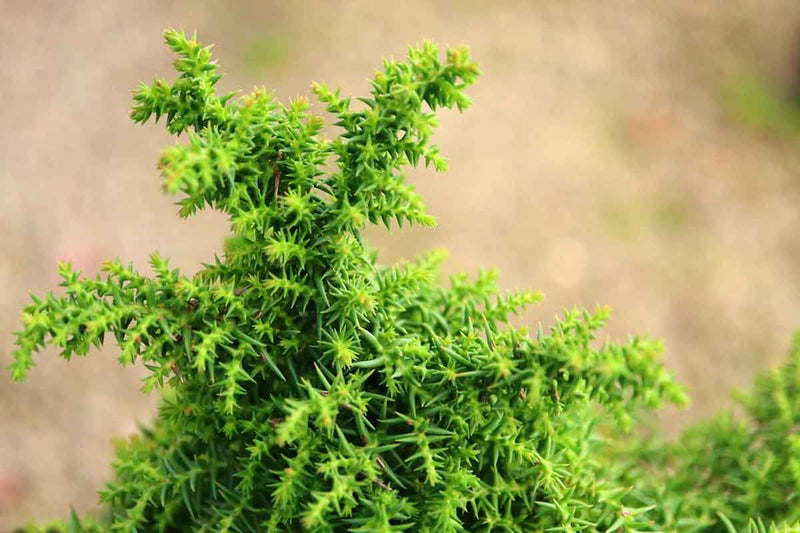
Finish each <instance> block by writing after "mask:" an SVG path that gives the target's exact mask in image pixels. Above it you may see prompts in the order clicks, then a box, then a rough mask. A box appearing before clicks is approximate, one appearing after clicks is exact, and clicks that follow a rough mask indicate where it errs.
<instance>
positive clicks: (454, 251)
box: [0, 0, 800, 531]
mask: <svg viewBox="0 0 800 533" xmlns="http://www.w3.org/2000/svg"><path fill="white" fill-rule="evenodd" d="M167 26H183V27H184V28H186V29H187V30H194V29H197V30H198V34H199V37H200V40H201V41H202V42H205V43H216V47H215V53H216V57H217V59H218V60H219V62H220V64H221V65H222V70H223V71H224V72H226V73H227V76H226V78H224V80H223V81H222V82H221V88H222V89H223V90H225V91H227V90H232V89H239V88H242V89H245V90H249V89H250V88H252V87H253V86H254V85H265V86H266V87H268V88H274V89H275V90H276V94H277V96H278V98H279V99H281V100H283V101H286V100H287V99H289V98H291V97H294V96H296V95H301V94H307V93H308V87H309V83H310V81H311V80H312V79H313V80H319V81H326V82H328V83H329V85H332V86H340V87H342V89H343V91H344V92H345V93H347V94H354V95H361V94H364V93H365V92H366V91H367V90H368V85H367V78H368V77H369V76H370V75H371V73H372V72H373V69H375V68H377V67H379V66H380V63H381V60H382V58H384V57H388V56H394V57H397V58H400V57H402V56H404V54H405V51H406V49H407V46H408V45H409V44H413V43H417V42H420V41H421V40H423V39H425V38H431V39H434V40H436V41H438V42H440V43H443V44H453V45H455V44H459V43H467V44H469V45H471V47H472V49H473V53H474V56H475V57H476V58H477V60H478V61H479V62H480V64H481V67H482V70H483V72H484V74H483V76H482V77H481V78H480V79H479V81H478V83H477V85H476V86H475V87H474V88H473V89H472V91H471V93H470V94H471V95H472V96H473V97H474V99H475V105H474V107H473V108H472V109H470V110H469V111H468V112H466V113H465V114H463V115H460V116H459V115H458V114H457V113H445V114H443V115H442V116H441V127H440V129H439V132H438V135H437V137H436V139H437V142H438V144H439V145H440V146H441V148H442V151H443V153H444V154H445V155H446V156H448V157H449V158H450V162H451V164H450V171H449V172H448V173H447V174H446V175H435V174H434V173H433V172H429V171H415V172H412V173H411V179H412V180H413V182H414V183H416V184H417V186H418V189H419V190H420V192H421V193H422V194H423V196H424V197H425V198H426V199H427V203H428V205H429V207H430V210H431V212H432V213H433V214H435V215H436V216H437V217H438V218H439V227H438V228H437V229H436V230H425V231H408V232H401V233H398V232H395V233H394V234H392V235H388V234H386V233H385V232H375V233H374V235H373V243H375V244H377V245H378V246H379V247H380V248H381V249H382V250H383V251H384V255H383V261H385V262H389V261H393V260H396V259H398V258H401V257H410V256H413V255H414V254H416V253H417V252H420V251H423V250H425V249H428V248H431V247H445V248H448V249H449V250H450V252H451V256H450V259H449V260H448V262H447V263H446V269H447V270H448V271H451V272H452V271H456V270H459V269H465V270H468V271H475V270H477V269H478V268H482V267H484V268H485V267H488V266H490V265H495V266H497V267H498V268H499V270H500V272H501V274H502V278H501V283H502V286H503V287H505V288H514V287H525V288H532V289H541V290H542V291H544V292H545V294H546V295H547V299H546V300H545V303H544V304H543V305H541V306H540V307H538V308H537V309H535V310H533V311H532V312H531V313H529V315H528V317H526V318H527V320H528V322H529V323H530V324H531V325H532V326H534V327H535V326H536V324H537V323H538V322H542V323H544V324H545V325H547V324H548V323H550V322H551V321H552V317H553V315H554V314H556V313H558V312H560V311H561V310H562V309H563V308H565V307H571V306H574V305H578V306H587V307H593V306H595V305H596V304H598V303H603V304H610V305H611V306H612V308H613V309H614V310H615V312H614V315H613V317H612V322H611V324H610V327H609V328H608V330H607V331H608V334H609V335H610V336H611V337H614V338H619V339H623V338H624V337H625V336H626V335H628V334H630V333H650V334H652V335H653V336H656V337H659V338H663V339H665V341H666V345H667V354H666V359H667V363H668V365H669V367H670V368H671V369H672V370H673V371H674V372H675V373H676V374H677V375H678V377H679V379H680V380H681V381H682V382H683V383H685V384H687V385H688V386H689V388H690V392H691V395H692V398H693V400H694V403H693V406H692V407H691V408H690V409H688V410H686V411H683V412H672V411H667V412H665V413H663V414H662V415H661V424H662V425H663V427H664V428H665V429H667V430H668V431H669V432H671V433H673V434H674V433H675V432H676V431H677V430H678V429H679V428H681V427H682V426H684V425H685V424H687V423H689V422H691V421H693V420H697V419H700V418H703V417H708V416H711V415H712V414H713V413H714V412H715V411H717V410H718V409H720V408H723V407H726V406H729V405H731V402H730V400H729V395H728V391H729V390H730V389H731V388H734V387H746V386H747V384H748V383H749V381H750V379H751V377H752V376H753V374H754V373H755V372H756V371H758V370H761V369H764V368H767V367H769V366H771V365H774V364H776V363H777V362H778V361H780V359H781V358H782V356H783V353H784V351H785V349H786V347H787V346H788V343H789V340H790V336H791V333H792V331H793V329H794V328H795V327H798V326H800V275H798V273H799V272H800V270H798V266H800V238H798V236H800V231H799V230H800V228H799V227H798V226H799V225H800V150H798V147H800V2H796V1H795V0H737V1H731V0H707V1H705V2H695V1H692V0H681V1H677V0H651V1H648V2H637V1H633V0H607V1H605V2H592V1H588V0H587V1H578V0H560V1H558V2H547V1H521V0H520V1H513V0H495V1H492V2H486V1H478V0H462V1H460V2H446V1H436V2H433V1H428V2H423V1H417V0H405V1H403V2H394V3H391V4H390V3H383V2H371V1H369V2H368V1H341V0H340V1H337V2H319V1H318V2H303V1H297V2H285V1H284V2H276V1H267V0H263V1H235V2H234V1H231V2H224V3H223V2H213V1H210V0H208V1H199V2H188V1H172V2H156V1H152V0H138V1H137V2H122V1H117V2H108V1H100V0H98V1H92V2H90V1H83V2H78V1H75V2H61V1H50V2H47V1H22V0H4V1H3V2H1V3H0V64H2V68H3V74H2V84H0V95H2V99H1V101H2V104H0V124H2V129H0V242H2V251H0V295H2V297H1V298H0V364H2V365H3V366H5V365H6V364H7V363H9V362H10V360H11V355H10V352H11V350H12V348H13V337H12V332H13V331H14V330H15V329H16V328H17V327H18V325H19V311H20V309H21V307H22V306H23V305H24V304H25V303H26V302H27V301H28V292H29V291H33V292H34V293H42V292H43V291H45V290H49V289H50V288H53V287H54V286H55V284H56V283H57V282H58V278H57V276H56V268H55V266H56V263H57V261H59V260H69V261H72V262H73V263H74V264H75V265H76V266H77V268H79V269H82V270H83V271H84V272H85V273H87V274H90V275H93V273H94V272H95V271H96V270H97V268H98V267H99V265H100V263H101V261H102V260H103V259H106V258H113V257H115V256H116V257H120V258H121V259H123V261H133V263H134V264H135V265H136V266H137V267H138V268H139V269H140V270H142V271H146V270H147V263H146V261H147V256H148V254H149V253H150V252H151V251H154V250H159V251H161V253H162V254H164V255H167V256H170V257H172V259H173V262H174V264H175V265H177V266H179V267H181V268H182V269H184V271H186V272H187V273H192V272H194V271H196V270H197V268H198V266H199V264H200V262H201V261H203V260H207V259H210V258H211V257H212V254H213V253H214V252H215V251H220V250H221V244H222V238H223V236H224V234H225V231H226V224H225V221H224V220H223V218H222V217H220V216H219V215H218V214H215V213H211V212H204V213H201V214H200V215H199V216H198V217H196V218H194V219H191V220H187V221H181V220H179V219H178V218H177V217H176V216H175V212H176V209H175V207H174V206H173V204H172V202H173V201H174V200H173V199H170V198H167V197H165V196H162V194H161V192H160V187H159V186H160V182H159V178H158V174H157V171H156V169H155V163H156V160H157V158H158V154H159V150H160V149H161V148H163V147H165V146H167V145H169V144H171V143H172V142H174V141H173V140H172V139H171V138H169V137H168V136H167V134H166V133H164V132H163V131H162V128H161V127H160V126H156V127H154V126H148V127H145V128H141V127H137V126H135V125H133V124H132V123H131V122H130V121H129V119H128V117H127V114H128V109H129V106H130V93H129V91H130V89H132V88H134V87H135V86H136V84H137V83H138V82H139V81H141V80H146V81H150V80H151V79H152V77H153V76H154V75H156V74H157V75H159V76H166V77H170V78H171V77H172V71H171V68H170V63H171V61H172V57H171V55H170V53H168V51H167V50H166V49H165V47H164V46H163V45H162V42H161V37H160V34H161V31H162V29H164V28H165V27H167ZM38 361H39V366H38V368H37V369H36V370H35V371H34V372H32V374H31V376H30V380H29V383H27V384H26V385H24V386H20V385H14V384H12V383H11V382H10V379H9V377H8V375H7V373H0V531H9V530H10V529H11V528H12V526H14V525H19V524H20V523H21V522H24V521H25V520H27V519H30V518H33V517H36V518H37V519H39V520H45V519H51V518H56V517H63V516H65V515H67V513H68V508H69V505H74V506H75V508H76V510H78V511H80V512H85V511H90V510H91V509H93V508H94V506H95V502H96V494H95V492H96V491H97V490H98V489H99V488H101V487H102V486H103V482H104V480H106V479H107V478H108V477H109V475H110V468H109V466H108V464H109V460H110V458H111V455H112V445H111V442H112V440H113V439H115V438H120V437H125V436H126V435H128V434H130V433H131V432H133V431H135V430H136V424H137V421H142V422H146V421H147V420H149V419H150V418H151V417H152V416H153V415H154V412H155V400H156V399H155V397H152V396H151V397H146V396H143V395H142V394H140V393H139V392H138V388H139V380H140V378H141V372H139V371H138V370H137V369H130V368H129V369H125V370H124V371H122V370H121V369H119V368H118V367H117V364H116V357H115V349H114V347H113V346H109V347H108V348H106V349H104V350H102V351H101V352H99V353H94V354H92V355H91V357H89V358H86V359H78V360H74V361H73V362H72V363H70V364H65V363H64V362H63V361H61V360H59V359H57V358H56V357H54V354H53V353H52V352H48V353H43V354H41V356H40V358H39V359H38Z"/></svg>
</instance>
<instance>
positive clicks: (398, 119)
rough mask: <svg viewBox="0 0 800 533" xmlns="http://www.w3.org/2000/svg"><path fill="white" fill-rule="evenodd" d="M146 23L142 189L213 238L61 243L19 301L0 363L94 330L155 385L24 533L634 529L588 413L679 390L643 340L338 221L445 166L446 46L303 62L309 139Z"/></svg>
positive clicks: (462, 76) (360, 218)
mask: <svg viewBox="0 0 800 533" xmlns="http://www.w3.org/2000/svg"><path fill="white" fill-rule="evenodd" d="M165 38H166V42H167V44H168V46H169V47H170V48H171V49H172V50H173V51H174V52H175V53H176V55H177V57H178V59H177V60H176V61H175V64H174V66H175V70H176V71H177V72H178V73H179V77H178V78H177V79H176V80H174V81H171V82H168V81H164V80H156V81H154V82H153V83H152V84H149V85H147V84H143V85H141V86H140V87H139V88H138V89H137V90H136V91H135V93H134V100H135V107H134V109H133V111H132V113H131V117H132V119H133V120H134V121H136V122H140V123H144V122H147V121H148V120H150V119H155V120H156V121H159V120H163V121H164V123H165V125H166V128H167V130H168V131H169V132H171V133H173V134H176V135H181V134H183V137H182V139H181V142H179V143H177V144H176V145H174V146H173V147H171V148H168V149H167V150H165V151H164V152H163V155H162V156H161V159H160V162H159V168H160V170H161V174H162V177H163V180H164V181H163V183H164V189H165V190H166V191H167V192H168V193H171V194H176V195H178V205H179V213H180V215H181V216H182V217H189V216H191V215H192V214H194V213H195V212H196V211H197V210H199V209H203V208H206V207H210V208H212V209H216V210H219V211H222V212H224V213H225V214H227V216H228V219H229V222H230V228H231V235H230V237H229V238H228V239H227V241H226V244H225V250H224V254H223V256H222V257H221V258H220V257H215V258H214V260H213V261H212V262H210V263H209V264H206V265H204V266H203V268H202V269H201V270H200V271H199V272H198V273H197V274H195V275H193V276H187V275H185V274H182V273H181V272H179V271H178V270H177V269H174V268H172V267H170V265H169V262H168V261H167V260H166V259H164V258H162V257H161V256H160V255H159V254H153V255H152V256H151V260H150V266H151V268H152V270H153V274H152V275H151V276H145V275H142V274H140V273H139V272H138V271H137V270H136V269H134V267H133V266H131V265H125V264H123V263H121V262H120V261H118V260H115V261H109V262H107V263H105V264H104V265H103V268H102V272H101V273H100V274H98V275H97V276H96V277H93V278H92V277H88V278H87V277H82V276H81V274H80V273H79V272H77V271H75V270H74V269H73V268H72V267H71V266H70V265H69V264H62V265H60V267H59V273H60V275H61V277H62V279H63V281H62V284H61V285H62V287H63V290H62V291H61V292H60V293H59V294H58V295H56V294H54V293H48V294H47V295H46V296H44V297H41V298H37V297H34V298H33V302H32V303H31V304H30V305H28V306H27V307H26V308H25V310H24V313H23V329H22V331H20V332H19V333H18V334H17V350H16V352H15V358H14V363H13V364H12V366H11V370H12V374H13V378H14V379H15V380H17V381H21V380H23V379H25V377H26V375H27V373H28V371H29V369H30V368H31V367H32V366H33V364H34V360H33V356H34V354H35V353H36V352H38V351H40V350H41V349H43V348H45V347H46V346H52V347H54V348H55V349H57V350H58V351H59V352H60V354H61V356H62V357H64V358H66V359H69V358H70V357H72V356H73V355H85V354H87V353H88V352H89V351H90V349H91V348H92V347H99V346H101V345H102V344H103V343H104V342H105V340H106V339H107V338H108V339H111V340H112V341H113V342H114V343H115V344H116V345H117V346H118V347H119V360H120V363H122V364H123V365H130V364H134V363H139V364H142V365H144V366H145V367H146V369H147V370H148V374H147V376H146V377H145V378H144V382H143V386H142V389H143V390H144V391H145V392H150V391H153V390H157V391H159V392H160V394H161V396H162V402H161V405H160V408H159V414H158V418H157V419H156V421H155V422H154V423H153V424H152V426H150V427H147V428H143V429H142V430H141V432H140V434H138V435H137V436H135V437H133V438H130V439H129V440H127V441H124V442H122V443H120V444H119V446H118V450H117V454H116V459H115V460H114V463H113V467H114V471H115V478H114V480H113V481H111V482H110V483H109V484H108V486H107V487H106V488H105V489H104V490H103V491H102V492H101V500H102V501H103V502H104V503H105V504H107V508H108V513H109V514H108V518H107V519H105V520H102V519H101V520H99V521H94V520H91V519H87V520H85V521H84V522H83V524H82V523H81V522H80V521H78V519H77V517H75V516H73V517H72V519H71V520H70V521H69V522H67V523H63V524H54V525H52V526H45V529H43V530H40V529H37V528H35V527H34V526H32V527H31V528H30V529H29V531H49V530H50V528H52V529H53V530H55V531H73V530H74V531H81V530H84V529H85V530H86V531H95V530H98V531H99V530H105V529H109V530H111V531H118V532H145V531H147V532H149V531H157V532H172V531H208V532H211V531H215V532H223V531H225V532H252V531H265V532H276V533H277V532H281V533H286V532H300V531H311V532H317V533H340V532H354V533H400V532H403V531H419V532H421V533H457V532H479V531H480V532H496V533H528V532H533V531H545V530H547V531H565V532H568V531H595V530H606V531H621V530H626V531H633V530H637V529H640V530H651V529H652V528H654V527H656V525H654V523H653V516H655V515H654V511H653V509H652V508H651V507H650V506H647V505H643V506H641V507H640V508H637V507H635V506H632V505H631V504H630V503H628V502H631V501H634V500H635V498H640V496H637V495H636V494H635V493H634V494H631V493H630V487H629V486H628V485H626V484H624V483H626V482H627V477H626V476H627V475H628V472H630V471H632V470H633V469H634V468H635V467H633V466H631V467H629V468H628V469H627V470H625V469H624V468H622V467H619V468H609V467H608V464H607V463H604V462H603V461H605V460H607V458H608V454H607V453H605V452H604V450H607V444H606V440H605V439H604V437H602V436H601V435H602V433H601V432H598V431H596V430H595V428H596V426H597V425H598V421H599V420H601V419H602V418H604V417H611V418H613V419H614V420H615V421H616V422H615V426H614V427H618V428H625V427H628V426H630V425H631V421H632V417H633V415H634V414H635V413H636V412H637V410H638V409H639V408H640V406H645V407H649V408H654V407H658V406H659V405H661V403H662V402H664V401H668V402H673V403H678V404H681V403H683V402H684V401H685V398H684V395H683V392H682V390H681V389H680V388H679V387H677V386H676V385H675V384H674V383H673V381H672V379H671V377H670V376H669V374H668V373H667V372H666V371H665V370H664V368H663V367H662V366H661V364H660V363H659V355H660V353H661V351H662V347H661V344H660V343H659V342H655V341H652V340H649V339H647V338H639V337H634V338H631V339H630V340H629V341H627V342H625V343H623V344H617V343H612V342H600V341H599V340H598V332H599V330H600V328H602V327H603V325H604V324H605V322H606V321H607V319H608V310H607V309H605V308H599V309H598V310H597V311H595V312H586V311H581V310H571V311H567V312H566V313H565V314H564V316H563V317H562V318H558V319H557V320H556V322H555V323H554V324H553V325H552V326H551V327H550V328H549V329H547V330H544V329H543V328H539V330H538V332H536V333H535V334H534V335H529V334H528V332H527V330H525V329H524V328H517V327H514V326H512V325H511V321H512V319H513V318H514V317H515V316H517V315H518V314H519V313H520V312H521V311H522V310H524V309H525V308H526V307H527V306H529V305H532V304H535V303H536V302H537V301H539V299H540V295H539V294H537V293H531V292H524V291H523V292H513V293H503V292H501V291H499V290H498V287H497V284H496V274H495V272H494V271H487V272H481V273H479V274H478V275H477V277H475V278H470V277H468V276H466V275H462V274H459V275H455V276H452V277H451V279H450V283H449V285H448V286H446V287H445V286H442V285H440V284H439V280H438V278H439V274H438V267H439V264H440V263H441V261H442V259H443V255H442V254H441V253H438V252H437V253H431V254H427V255H425V256H423V257H421V258H419V259H418V260H416V261H413V262H403V263H400V264H397V265H392V266H381V265H379V264H378V263H377V262H376V258H375V254H374V253H373V252H371V251H370V250H369V249H368V248H367V246H366V245H365V243H364V241H363V239H362V230H363V229H364V227H365V226H367V225H368V224H379V223H383V224H385V225H387V226H390V225H392V224H397V225H399V226H403V225H404V224H416V225H423V226H431V225H433V224H434V219H433V218H432V217H431V216H430V215H429V214H427V212H426V211H425V207H424V205H423V203H422V200H421V199H420V197H419V196H418V195H417V193H416V192H415V191H414V189H413V187H412V186H410V185H409V184H407V183H406V181H405V177H404V174H403V172H404V169H406V168H408V167H409V166H411V167H413V166H417V165H419V164H424V165H426V166H428V165H430V166H432V167H433V168H434V169H435V170H438V171H442V170H444V169H445V168H446V164H445V160H444V159H443V157H442V156H441V155H440V153H439V150H438V148H437V147H436V146H435V145H433V144H432V143H431V136H432V133H433V131H434V129H435V127H436V124H437V121H436V116H435V112H436V111H437V110H439V109H440V108H447V109H450V108H454V107H455V108H457V109H459V110H462V109H466V108H467V107H469V105H470V103H471V102H470V99H469V98H468V97H467V96H466V95H465V94H464V89H465V88H466V87H467V86H469V85H470V84H471V83H473V82H474V81H475V79H476V77H477V75H478V69H477V67H476V66H475V64H474V63H473V62H472V60H471V59H470V55H469V52H468V50H467V49H466V48H464V47H458V48H452V49H448V50H447V51H446V53H445V55H444V58H442V57H441V55H440V52H439V50H438V49H437V47H436V46H434V45H433V44H431V43H425V44H424V45H423V46H421V47H417V48H412V49H411V50H410V52H409V55H408V57H407V59H406V60H404V61H386V62H384V65H383V69H382V70H381V71H379V72H377V73H376V74H375V76H374V77H373V79H372V80H371V87H370V95H369V96H368V97H365V98H358V99H356V100H353V99H351V98H349V97H344V96H342V95H341V93H340V91H336V90H331V89H330V88H328V87H327V86H326V85H324V84H314V85H313V88H312V89H313V93H314V95H316V97H317V100H318V101H319V103H320V104H321V108H320V112H322V110H323V109H324V112H325V113H326V114H327V115H328V116H332V117H333V122H332V125H333V126H335V127H337V128H338V130H339V133H338V135H337V136H335V137H334V138H333V139H330V138H328V137H326V136H325V134H324V131H323V130H324V127H325V120H324V118H323V116H322V115H320V114H316V113H315V112H313V111H312V108H311V106H310V103H309V101H308V100H307V99H304V98H298V99H295V100H293V101H291V102H290V103H289V104H287V105H282V104H280V103H278V102H277V101H276V100H275V99H274V98H273V96H272V95H271V94H270V93H268V92H267V91H266V90H263V89H256V90H255V91H253V92H252V93H251V94H249V95H246V96H243V97H237V96H236V95H235V94H232V93H231V94H226V95H222V96H220V95H217V93H216V91H215V85H216V84H217V82H218V81H219V79H220V74H219V73H218V69H217V65H216V63H215V62H214V61H212V58H211V53H210V49H209V48H208V47H202V46H201V45H200V44H198V43H197V41H196V39H195V38H194V37H192V38H189V37H187V36H186V35H185V34H184V33H183V32H181V31H174V30H168V31H167V32H166V33H165ZM792 390H793V389H792ZM776 405H777V404H776ZM781 405H783V404H781ZM776 408H778V407H776ZM780 408H781V409H782V408H783V407H780ZM731 438H734V437H731ZM792 442H793V441H792ZM783 444H784V443H783V441H780V442H778V441H776V442H774V443H772V441H768V443H767V444H765V446H781V445H783ZM789 444H791V443H789ZM760 460H762V461H765V460H766V459H764V458H762V459H760ZM759 464H760V463H759ZM762 466H763V465H762ZM788 466H791V465H788ZM721 467H722V466H719V467H718V468H721ZM636 468H638V466H637V467H636ZM792 468H793V466H792ZM789 475H790V474H786V476H789ZM792 475H793V474H792ZM787 479H789V478H788V477H787ZM791 479H794V478H791ZM724 511H725V512H728V513H729V514H730V515H731V516H732V517H734V519H738V518H739V517H740V515H739V514H736V513H738V512H739V511H740V509H739V507H737V506H733V507H730V508H729V507H726V508H725V509H724ZM752 511H753V509H751V508H749V507H743V508H742V509H741V516H746V515H748V513H751V514H752ZM658 513H661V514H659V515H658V516H660V517H662V518H663V519H664V520H667V519H668V518H667V513H665V512H664V511H662V510H659V511H658ZM704 516H705V515H704ZM771 516H772V515H770V514H769V513H767V517H771ZM714 523H715V524H718V523H721V522H720V521H719V520H716V521H715V522H714ZM753 527H762V526H759V525H758V524H757V523H754V526H753Z"/></svg>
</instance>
